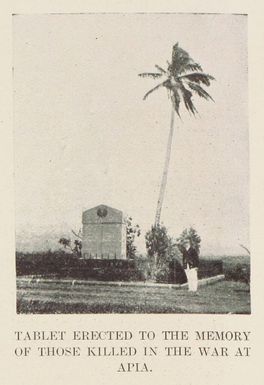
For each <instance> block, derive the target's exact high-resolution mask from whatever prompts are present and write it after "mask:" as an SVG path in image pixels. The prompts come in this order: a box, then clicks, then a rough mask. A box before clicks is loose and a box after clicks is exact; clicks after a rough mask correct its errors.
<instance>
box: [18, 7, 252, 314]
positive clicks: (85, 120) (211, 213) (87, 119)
mask: <svg viewBox="0 0 264 385" xmlns="http://www.w3.org/2000/svg"><path fill="white" fill-rule="evenodd" d="M12 23H13V24H12V32H13V37H12V38H13V84H12V88H13V106H14V107H13V133H14V165H15V172H14V178H15V227H16V229H15V239H16V255H15V258H16V260H15V264H16V295H17V298H16V306H17V308H16V311H17V313H18V314H91V313H97V314H98V313H99V314H100V313H122V314H129V313H130V314H131V313H134V314H135V313H141V314H142V313H143V314H147V313H148V314H151V313H156V314H157V313H159V314H165V313H166V314H191V313H192V314H194V313H195V314H230V315H232V314H245V315H246V314H250V313H251V298H250V265H251V263H250V262H251V261H250V254H251V253H250V251H251V247H250V241H249V230H250V228H249V128H248V47H247V33H248V32H247V16H246V15H243V14H199V13H193V14H192V13H189V14H187V13H186V14H184V13H80V14H78V13H76V14H63V13H61V14H55V13H54V14H48V13H47V14H30V15H29V14H14V15H13V16H12Z"/></svg>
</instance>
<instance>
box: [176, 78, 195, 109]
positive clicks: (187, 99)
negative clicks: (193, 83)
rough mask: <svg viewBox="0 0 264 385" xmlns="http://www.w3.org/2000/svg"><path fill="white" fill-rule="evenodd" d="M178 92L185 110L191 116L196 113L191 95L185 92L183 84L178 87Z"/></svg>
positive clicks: (187, 91) (189, 92)
mask: <svg viewBox="0 0 264 385" xmlns="http://www.w3.org/2000/svg"><path fill="white" fill-rule="evenodd" d="M180 90H181V93H182V98H183V101H184V104H185V107H186V109H187V110H188V111H189V112H191V113H192V114H193V115H195V113H196V112H197V110H196V108H195V106H194V104H193V102H192V93H191V91H189V90H187V89H186V88H185V87H184V85H183V84H181V85H180Z"/></svg>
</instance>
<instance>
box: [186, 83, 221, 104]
mask: <svg viewBox="0 0 264 385" xmlns="http://www.w3.org/2000/svg"><path fill="white" fill-rule="evenodd" d="M187 84H188V86H189V87H190V88H191V89H192V90H193V91H194V92H196V93H197V94H198V95H199V96H201V97H202V98H204V99H206V100H208V99H211V100H212V101H213V102H214V99H213V98H212V96H211V95H209V94H208V92H206V91H205V90H204V89H203V88H202V87H201V86H199V85H198V84H196V83H191V82H188V83H187Z"/></svg>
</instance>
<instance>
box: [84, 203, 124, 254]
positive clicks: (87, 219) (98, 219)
mask: <svg viewBox="0 0 264 385" xmlns="http://www.w3.org/2000/svg"><path fill="white" fill-rule="evenodd" d="M82 223H83V244H82V256H83V258H93V259H94V258H98V259H126V221H125V217H124V215H123V212H122V211H120V210H117V209H114V208H112V207H109V206H105V205H99V206H96V207H94V208H91V209H89V210H86V211H84V212H83V215H82Z"/></svg>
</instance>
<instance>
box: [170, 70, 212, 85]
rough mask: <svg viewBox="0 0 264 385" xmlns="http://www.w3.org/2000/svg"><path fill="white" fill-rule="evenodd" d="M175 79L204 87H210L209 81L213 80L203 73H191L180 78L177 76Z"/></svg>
mask: <svg viewBox="0 0 264 385" xmlns="http://www.w3.org/2000/svg"><path fill="white" fill-rule="evenodd" d="M177 79H181V80H189V81H190V82H194V83H198V84H200V83H203V84H205V85H206V86H210V84H211V82H210V80H215V78H214V77H213V76H211V75H208V74H205V73H203V72H193V73H191V74H186V75H181V76H178V77H177Z"/></svg>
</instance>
